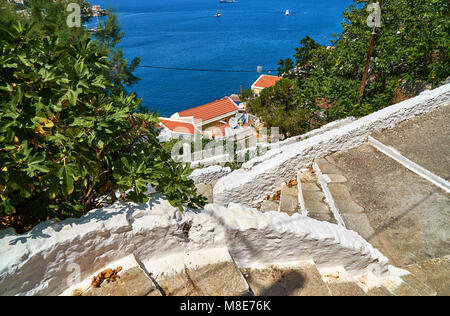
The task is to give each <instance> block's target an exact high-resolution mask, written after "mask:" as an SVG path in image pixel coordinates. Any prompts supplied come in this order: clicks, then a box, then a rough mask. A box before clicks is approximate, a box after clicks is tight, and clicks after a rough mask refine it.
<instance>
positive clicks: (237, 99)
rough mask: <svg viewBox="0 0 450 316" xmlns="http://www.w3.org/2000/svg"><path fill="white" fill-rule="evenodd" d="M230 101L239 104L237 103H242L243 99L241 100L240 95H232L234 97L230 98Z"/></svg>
mask: <svg viewBox="0 0 450 316" xmlns="http://www.w3.org/2000/svg"><path fill="white" fill-rule="evenodd" d="M230 99H231V100H233V102H237V103H240V102H241V98H239V96H238V95H232V96H230Z"/></svg>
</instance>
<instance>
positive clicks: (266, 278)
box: [241, 261, 330, 296]
mask: <svg viewBox="0 0 450 316" xmlns="http://www.w3.org/2000/svg"><path fill="white" fill-rule="evenodd" d="M241 271H242V274H243V275H244V277H245V278H246V280H247V283H248V284H249V286H250V288H251V290H252V292H253V293H254V294H255V295H256V296H330V291H329V289H328V287H327V285H326V284H325V282H324V281H323V280H322V277H321V275H320V273H319V271H318V270H317V268H316V266H315V265H314V263H313V262H310V261H305V262H299V263H298V264H296V265H294V266H292V267H289V268H286V267H277V266H270V267H267V268H263V269H242V270H241Z"/></svg>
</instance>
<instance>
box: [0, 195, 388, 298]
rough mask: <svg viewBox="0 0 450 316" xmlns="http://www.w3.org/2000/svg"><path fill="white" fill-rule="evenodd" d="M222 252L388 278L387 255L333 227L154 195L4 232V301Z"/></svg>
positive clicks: (247, 261) (0, 275)
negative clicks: (120, 265)
mask: <svg viewBox="0 0 450 316" xmlns="http://www.w3.org/2000/svg"><path fill="white" fill-rule="evenodd" d="M186 227H190V229H186ZM183 228H184V229H183ZM224 247H226V248H228V251H229V253H230V254H231V255H232V257H233V258H234V260H235V261H236V263H237V264H238V265H239V266H240V267H248V266H254V265H255V264H264V263H266V264H267V263H271V262H274V261H275V262H287V263H288V262H295V261H298V260H311V259H313V260H314V261H315V263H316V264H317V266H318V267H333V266H340V267H344V268H345V269H346V270H347V271H352V272H354V273H361V272H366V273H367V272H372V273H374V274H376V275H383V274H384V273H387V271H388V265H387V259H386V258H385V257H384V256H383V255H381V254H380V253H379V252H378V251H377V250H376V249H374V248H373V247H372V246H371V245H370V244H369V243H367V242H366V241H365V240H364V239H363V238H361V237H360V236H359V235H358V234H357V233H355V232H353V231H349V230H346V229H344V228H342V227H339V226H337V225H334V224H330V223H326V222H319V221H316V220H314V219H311V218H308V217H305V216H301V215H299V214H296V215H294V216H292V217H289V216H288V215H287V214H284V213H278V212H268V213H264V214H263V213H260V212H258V211H257V210H256V209H249V208H245V207H243V206H241V205H237V204H233V203H232V204H230V205H229V207H221V206H217V205H208V206H207V207H206V209H205V210H204V211H202V212H200V213H198V212H191V211H188V212H185V213H183V214H182V215H181V214H180V213H179V212H178V211H177V209H176V208H174V207H172V206H171V205H170V204H169V203H168V202H167V201H166V200H164V199H163V198H161V197H160V196H158V195H154V196H153V198H152V199H151V200H150V202H149V203H147V204H140V205H137V204H131V203H128V204H124V203H122V204H119V203H118V204H115V205H113V206H112V207H109V208H104V209H98V210H95V211H91V212H89V213H88V214H86V215H85V216H83V217H81V218H80V219H70V220H66V221H63V222H59V223H57V222H55V221H53V220H52V221H47V222H44V223H41V224H39V225H38V226H36V227H35V228H33V229H32V230H31V231H30V232H28V233H26V234H23V235H16V234H15V233H14V232H13V230H12V229H8V230H3V231H0V256H1V261H0V295H57V294H60V293H62V292H64V290H66V289H67V288H69V287H70V285H71V284H69V283H68V280H72V279H73V278H74V276H75V277H78V280H77V281H78V282H79V281H81V280H84V279H86V278H88V277H89V276H91V275H92V274H93V273H95V272H96V271H98V270H99V269H101V268H103V267H105V266H107V265H108V264H111V263H113V262H117V260H119V259H121V258H125V257H127V256H129V255H134V257H135V258H136V260H137V261H138V262H141V263H142V264H143V265H144V266H145V267H146V268H147V270H149V271H150V272H151V271H152V262H153V263H154V262H170V260H167V261H165V259H164V258H170V257H173V256H174V254H177V253H185V252H186V251H196V250H208V249H217V248H224ZM170 268H171V267H170V266H167V267H159V269H160V270H166V271H170V270H171V269H170ZM159 272H161V271H159Z"/></svg>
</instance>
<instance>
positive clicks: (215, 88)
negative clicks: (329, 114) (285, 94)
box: [90, 0, 353, 116]
mask: <svg viewBox="0 0 450 316" xmlns="http://www.w3.org/2000/svg"><path fill="white" fill-rule="evenodd" d="M90 2H91V3H92V4H100V5H101V6H102V7H104V8H106V7H108V4H109V5H110V6H111V7H112V8H114V9H115V10H116V11H117V12H118V13H119V19H120V23H121V27H122V30H123V31H124V33H125V36H124V38H123V40H122V42H121V44H120V46H121V48H123V51H124V55H125V57H126V58H128V59H129V60H131V59H132V58H133V57H141V64H142V65H149V66H162V67H176V68H201V69H220V70H251V71H253V70H254V72H251V73H223V72H195V71H175V70H161V69H150V68H139V69H137V70H136V72H135V74H136V75H137V76H138V77H139V78H141V80H140V81H139V83H137V84H135V85H133V86H132V87H131V88H130V89H129V90H130V91H135V92H136V93H137V94H138V96H139V97H141V98H143V103H142V104H143V105H144V106H145V107H147V108H149V109H151V110H154V111H157V112H159V114H160V115H161V116H169V115H171V114H172V113H174V112H178V111H181V110H185V109H187V108H190V107H194V106H198V105H202V104H205V103H208V102H211V101H214V100H217V99H220V98H222V97H223V96H225V95H230V94H232V93H239V90H240V87H241V85H243V86H244V87H250V85H251V84H252V83H253V82H254V81H255V80H256V79H257V78H258V76H259V74H258V73H257V72H256V68H257V66H262V69H263V73H269V72H268V71H269V70H275V71H274V72H272V74H274V75H276V74H277V72H276V69H277V63H278V61H279V60H280V59H284V58H287V57H292V55H293V54H294V52H295V47H298V46H299V41H300V40H301V38H303V37H304V36H305V35H309V36H310V37H312V38H314V39H315V40H316V41H317V42H319V43H321V44H324V45H328V44H329V41H330V39H331V37H332V35H333V33H339V32H340V31H341V30H342V26H341V22H342V11H343V10H344V9H345V8H346V7H347V6H349V5H350V4H352V3H353V1H352V0H238V2H237V3H229V4H228V3H226V4H219V0H109V1H108V0H93V1H90ZM217 10H220V13H221V14H222V16H221V17H220V18H216V17H214V14H215V13H216V12H217ZM286 10H289V11H290V16H285V15H284V12H285V11H286ZM94 22H95V21H94Z"/></svg>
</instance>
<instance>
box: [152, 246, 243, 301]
mask: <svg viewBox="0 0 450 316" xmlns="http://www.w3.org/2000/svg"><path fill="white" fill-rule="evenodd" d="M213 256H214V257H216V259H219V261H216V260H215V262H214V263H210V264H203V263H204V262H205V259H206V260H208V258H207V257H208V254H206V253H205V252H203V253H202V252H201V251H200V252H189V253H186V254H185V255H183V256H180V258H179V262H178V264H181V265H184V268H183V269H182V270H181V271H177V272H176V273H174V274H171V275H165V274H161V275H157V276H156V277H155V279H156V283H157V285H158V286H159V287H160V288H161V291H162V292H163V295H166V296H241V295H248V293H249V286H248V284H247V282H246V281H245V278H244V277H243V276H242V274H241V272H240V270H239V269H238V267H237V266H236V264H235V263H234V261H233V259H232V258H231V256H230V255H229V253H228V251H227V250H221V251H219V256H220V258H219V257H217V253H215V254H213ZM211 257H212V256H211Z"/></svg>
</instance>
